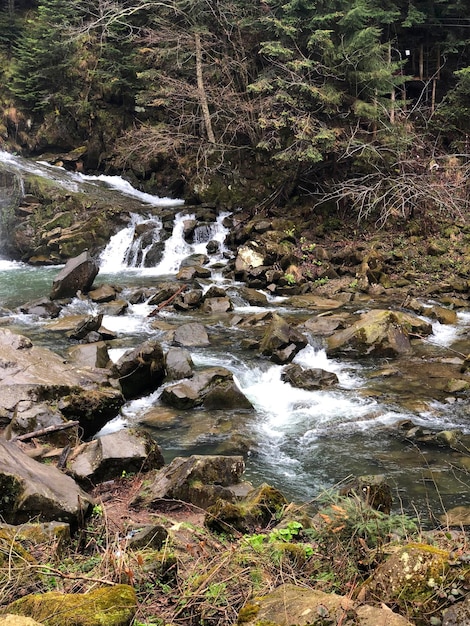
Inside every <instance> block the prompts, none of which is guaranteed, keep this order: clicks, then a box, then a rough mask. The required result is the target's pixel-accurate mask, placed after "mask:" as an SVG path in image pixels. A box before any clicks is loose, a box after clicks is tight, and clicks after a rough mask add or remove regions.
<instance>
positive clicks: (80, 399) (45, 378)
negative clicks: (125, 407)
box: [0, 329, 124, 432]
mask: <svg viewBox="0 0 470 626" xmlns="http://www.w3.org/2000/svg"><path fill="white" fill-rule="evenodd" d="M0 363H1V364H2V367H0V414H2V413H3V414H5V415H6V416H9V418H10V419H12V418H13V417H15V418H18V419H21V413H22V412H23V411H27V412H29V415H31V413H30V410H31V407H32V405H33V404H36V403H38V404H40V403H43V404H44V405H48V406H51V405H52V414H54V413H56V412H57V410H59V411H60V413H61V414H62V415H63V416H64V417H66V418H68V419H82V418H83V420H84V423H83V424H82V426H83V427H84V428H85V430H86V431H89V430H90V428H89V419H90V417H91V416H90V410H93V413H94V414H95V415H94V418H95V421H97V422H98V421H99V419H100V418H103V419H106V420H108V419H110V418H111V417H114V416H115V415H116V414H117V412H118V410H119V408H120V407H121V406H122V404H123V402H124V399H123V397H122V394H121V393H120V392H119V391H118V390H115V389H111V388H109V387H107V385H108V378H107V376H106V375H105V374H104V373H103V372H102V371H97V370H77V369H76V367H74V366H73V365H71V364H69V363H67V362H65V361H64V359H63V358H62V357H60V356H59V355H57V354H55V353H53V352H51V351H50V350H47V349H46V348H38V347H36V346H33V344H32V343H31V341H30V340H29V339H28V338H26V337H23V336H22V335H17V334H15V333H12V332H10V331H8V330H6V329H0ZM47 411H48V410H44V414H46V413H47ZM96 418H98V419H96ZM26 419H28V416H26ZM87 423H88V424H87ZM29 425H30V426H34V425H33V424H29ZM99 428H101V426H98V428H97V429H96V430H98V429H99ZM34 429H35V428H34V427H33V428H32V430H34ZM96 430H95V431H94V432H96Z"/></svg>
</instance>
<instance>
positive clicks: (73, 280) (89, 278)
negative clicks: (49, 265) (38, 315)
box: [50, 251, 99, 300]
mask: <svg viewBox="0 0 470 626" xmlns="http://www.w3.org/2000/svg"><path fill="white" fill-rule="evenodd" d="M98 272H99V267H98V264H97V263H96V261H94V260H93V259H92V258H91V256H90V254H89V253H88V252H87V251H85V252H82V253H81V254H79V255H78V256H77V257H75V258H73V259H69V260H68V261H67V263H66V264H65V266H64V267H63V268H62V270H61V271H60V272H59V274H58V275H57V276H56V278H55V279H54V281H53V283H52V291H51V296H50V297H51V300H58V299H60V298H73V297H74V296H75V295H76V293H77V291H82V292H84V293H86V292H87V291H89V289H90V288H91V286H92V284H93V281H94V280H95V278H96V276H97V274H98Z"/></svg>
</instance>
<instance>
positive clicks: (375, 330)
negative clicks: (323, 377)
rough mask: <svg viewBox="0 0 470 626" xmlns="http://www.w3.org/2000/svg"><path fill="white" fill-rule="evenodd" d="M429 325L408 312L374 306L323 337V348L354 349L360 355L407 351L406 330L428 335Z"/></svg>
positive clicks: (382, 354) (394, 353)
mask: <svg viewBox="0 0 470 626" xmlns="http://www.w3.org/2000/svg"><path fill="white" fill-rule="evenodd" d="M431 332H432V327H431V325H430V324H428V323H427V322H426V321H424V320H422V319H421V318H419V317H418V316H416V315H413V314H411V313H402V312H399V311H388V310H383V309H376V310H373V311H369V312H368V313H365V314H363V315H361V316H360V318H359V320H357V321H356V322H355V323H354V324H352V325H351V326H349V327H348V328H345V329H344V330H340V331H338V332H336V333H334V334H333V335H331V336H330V337H327V339H326V344H327V350H328V352H329V353H330V354H335V353H336V352H339V351H341V350H343V351H344V350H348V351H354V352H356V353H358V354H359V355H361V356H365V355H371V354H374V355H380V356H396V355H398V354H406V353H408V352H410V351H411V344H410V334H411V333H415V334H417V335H429V334H430V333H431Z"/></svg>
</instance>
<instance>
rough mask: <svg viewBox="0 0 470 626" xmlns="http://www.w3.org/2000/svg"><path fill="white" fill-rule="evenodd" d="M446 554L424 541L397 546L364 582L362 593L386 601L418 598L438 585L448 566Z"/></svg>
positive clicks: (445, 551) (422, 597) (444, 551)
mask: <svg viewBox="0 0 470 626" xmlns="http://www.w3.org/2000/svg"><path fill="white" fill-rule="evenodd" d="M449 559H450V554H449V552H448V551H447V550H441V549H440V548H437V547H435V546H431V545H428V544H424V543H409V544H407V545H405V546H400V547H399V548H398V549H397V551H396V552H395V553H394V554H392V555H391V556H390V557H389V558H388V559H387V560H386V561H385V562H384V563H381V564H380V565H379V566H378V567H377V568H376V569H375V570H374V572H373V573H372V575H371V577H370V579H369V580H368V581H367V582H366V583H364V587H363V589H364V591H365V595H366V597H371V598H372V597H373V598H377V597H379V598H380V599H381V600H382V602H385V603H390V602H393V601H394V600H397V599H400V600H401V601H402V602H405V603H406V602H412V601H414V600H416V601H418V602H419V601H420V600H421V599H424V597H428V596H429V593H430V590H432V589H434V588H439V585H440V584H441V582H442V581H443V580H444V577H445V575H446V572H447V570H448V569H449Z"/></svg>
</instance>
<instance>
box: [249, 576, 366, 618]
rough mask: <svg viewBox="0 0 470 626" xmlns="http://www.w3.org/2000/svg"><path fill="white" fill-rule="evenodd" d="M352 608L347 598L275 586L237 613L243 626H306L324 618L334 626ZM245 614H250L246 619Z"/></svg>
mask: <svg viewBox="0 0 470 626" xmlns="http://www.w3.org/2000/svg"><path fill="white" fill-rule="evenodd" d="M353 606H354V603H353V601H352V600H351V599H350V598H347V597H344V596H340V595H337V594H336V593H324V592H323V591H318V590H316V589H306V588H304V587H296V586H295V585H292V584H285V585H281V586H280V587H277V588H276V589H274V591H272V592H271V593H268V594H267V595H265V596H263V597H262V598H255V599H254V600H253V602H251V603H250V604H249V605H248V606H245V608H244V609H242V610H241V611H240V614H239V617H238V621H239V623H240V622H242V623H243V624H246V625H247V626H255V624H256V625H258V624H269V626H291V624H296V626H307V625H308V624H314V623H315V622H317V621H319V620H320V619H321V617H328V618H329V620H331V623H333V624H336V623H338V622H339V620H340V618H341V619H344V614H345V612H346V611H349V610H352V609H353ZM248 611H249V612H250V613H251V614H252V619H250V618H249V617H250V616H249V613H248Z"/></svg>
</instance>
